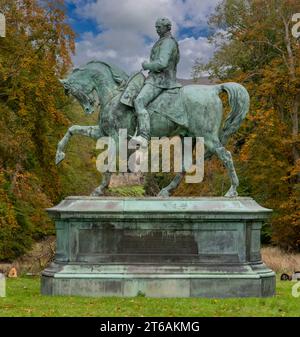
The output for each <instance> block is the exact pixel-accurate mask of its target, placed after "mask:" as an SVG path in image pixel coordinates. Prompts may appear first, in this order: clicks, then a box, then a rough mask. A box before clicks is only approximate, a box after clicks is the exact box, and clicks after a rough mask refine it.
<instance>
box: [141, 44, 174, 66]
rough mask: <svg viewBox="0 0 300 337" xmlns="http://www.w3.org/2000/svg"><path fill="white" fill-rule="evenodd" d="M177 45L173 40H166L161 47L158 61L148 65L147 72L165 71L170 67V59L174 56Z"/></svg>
mask: <svg viewBox="0 0 300 337" xmlns="http://www.w3.org/2000/svg"><path fill="white" fill-rule="evenodd" d="M174 47H175V43H174V41H173V40H172V39H166V40H164V41H163V43H162V45H161V46H160V52H159V55H158V57H157V59H156V60H154V61H153V62H149V63H147V64H146V69H145V70H151V71H154V72H159V71H161V70H164V69H165V68H167V66H168V65H169V61H170V58H171V56H172V52H173V49H174Z"/></svg>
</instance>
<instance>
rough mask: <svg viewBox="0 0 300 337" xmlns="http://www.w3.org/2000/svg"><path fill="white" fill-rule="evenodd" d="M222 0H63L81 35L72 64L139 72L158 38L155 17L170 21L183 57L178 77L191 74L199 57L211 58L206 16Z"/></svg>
mask: <svg viewBox="0 0 300 337" xmlns="http://www.w3.org/2000/svg"><path fill="white" fill-rule="evenodd" d="M219 1H220V0H65V2H66V5H67V11H68V13H67V14H68V22H69V24H70V25H71V26H72V28H73V29H74V31H75V32H76V33H77V38H76V54H75V56H74V57H73V62H74V66H76V67H80V66H83V65H84V64H86V63H87V62H89V61H91V60H101V61H105V62H108V63H113V64H115V65H117V66H119V67H120V68H121V69H123V70H124V71H125V72H126V73H128V74H129V75H130V74H132V73H134V72H136V71H139V70H140V69H141V64H142V62H143V61H144V60H149V55H150V50H151V47H152V46H153V44H154V42H155V41H156V40H157V39H158V35H157V33H156V31H155V21H156V19H157V18H158V17H163V16H166V17H168V18H169V19H170V20H171V21H172V34H173V35H174V37H175V38H176V39H177V41H178V43H179V48H180V55H181V59H180V62H179V64H178V70H177V77H178V78H184V79H188V78H191V72H192V67H193V64H194V62H195V60H196V59H197V58H201V59H202V60H203V61H208V60H209V58H210V57H211V56H212V54H213V52H214V47H213V46H212V45H210V44H209V43H208V39H207V37H208V35H209V29H208V25H207V20H208V17H209V15H210V14H211V13H213V11H214V8H215V6H216V5H217V3H218V2H219Z"/></svg>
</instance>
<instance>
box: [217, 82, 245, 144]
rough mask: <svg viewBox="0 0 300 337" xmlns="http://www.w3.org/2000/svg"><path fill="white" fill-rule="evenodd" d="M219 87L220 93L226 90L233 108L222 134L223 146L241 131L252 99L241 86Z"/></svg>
mask: <svg viewBox="0 0 300 337" xmlns="http://www.w3.org/2000/svg"><path fill="white" fill-rule="evenodd" d="M218 86H219V88H220V91H221V90H225V91H226V92H227V94H228V96H229V104H230V107H231V111H230V113H229V114H228V116H227V118H226V119H225V122H224V125H223V129H222V130H221V134H220V141H221V143H222V145H225V144H226V143H227V141H228V139H229V137H230V136H231V135H232V134H233V133H235V132H236V131H237V130H238V129H239V127H240V125H241V124H242V121H243V120H244V118H245V117H246V115H247V113H248V111H249V105H250V97H249V94H248V91H247V89H246V88H245V87H243V86H242V85H241V84H238V83H234V82H228V83H223V84H219V85H218Z"/></svg>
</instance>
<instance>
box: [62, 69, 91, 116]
mask: <svg viewBox="0 0 300 337" xmlns="http://www.w3.org/2000/svg"><path fill="white" fill-rule="evenodd" d="M60 82H61V83H62V84H63V86H64V88H65V93H66V95H72V96H74V97H75V98H76V99H77V100H78V102H79V103H80V105H81V106H82V108H83V110H84V112H85V113H86V114H88V115H90V114H92V113H93V112H95V108H96V101H97V100H96V95H95V84H94V82H93V81H92V79H91V77H90V76H89V75H88V73H87V72H85V71H84V70H81V69H75V70H73V72H72V73H71V75H69V77H67V78H66V79H63V80H60Z"/></svg>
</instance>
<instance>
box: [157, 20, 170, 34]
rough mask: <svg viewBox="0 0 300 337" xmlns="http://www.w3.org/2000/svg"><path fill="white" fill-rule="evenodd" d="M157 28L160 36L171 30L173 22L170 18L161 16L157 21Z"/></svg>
mask: <svg viewBox="0 0 300 337" xmlns="http://www.w3.org/2000/svg"><path fill="white" fill-rule="evenodd" d="M155 28H156V31H157V34H158V35H159V36H162V35H164V34H165V33H166V32H169V31H170V30H171V28H172V23H171V21H170V20H169V19H168V18H159V19H157V20H156V22H155Z"/></svg>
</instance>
